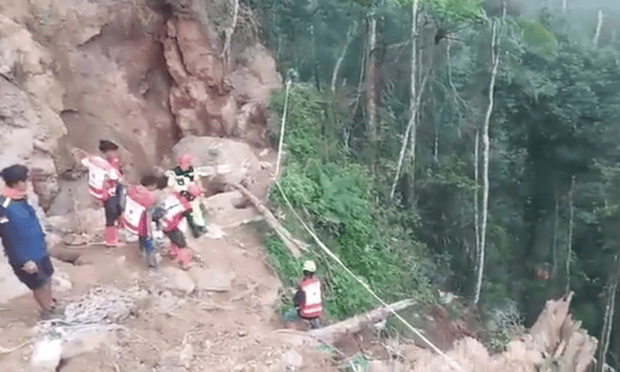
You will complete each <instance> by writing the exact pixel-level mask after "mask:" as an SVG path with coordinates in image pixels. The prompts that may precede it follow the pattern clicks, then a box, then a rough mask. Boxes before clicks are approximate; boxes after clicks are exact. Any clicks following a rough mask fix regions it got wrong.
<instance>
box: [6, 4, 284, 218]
mask: <svg viewBox="0 0 620 372" xmlns="http://www.w3.org/2000/svg"><path fill="white" fill-rule="evenodd" d="M213 3H217V2H213ZM209 4H211V2H209ZM207 6H210V5H207ZM200 7H204V3H203V2H196V3H192V2H191V1H182V2H174V5H168V4H166V3H165V2H164V1H160V0H158V1H155V2H153V3H150V2H148V3H147V2H146V1H142V0H131V1H130V0H99V1H77V0H29V1H27V0H0V35H1V38H0V141H1V143H2V146H0V167H3V166H6V165H9V164H12V163H15V162H22V163H26V164H28V165H30V166H32V167H38V168H40V169H41V170H42V171H43V173H44V174H45V175H46V178H45V180H43V181H42V182H39V183H38V184H37V185H36V190H35V191H36V192H37V193H38V194H39V196H40V200H41V203H42V205H43V207H44V208H46V209H47V208H49V207H50V206H51V205H52V204H53V201H54V197H55V195H56V193H57V192H58V189H59V183H58V178H57V176H56V175H57V174H62V173H64V172H65V171H67V170H70V169H71V168H73V167H74V166H75V165H76V163H75V159H73V157H72V156H70V152H71V149H73V148H75V147H78V148H82V149H84V150H87V151H92V152H95V151H96V147H97V143H98V140H99V139H100V138H110V139H113V140H116V141H117V142H119V143H120V144H121V145H122V152H121V156H122V157H123V162H124V163H125V164H126V171H127V174H128V177H129V178H130V179H131V178H133V180H134V181H135V179H136V177H137V174H138V173H139V172H140V171H144V170H146V169H150V168H151V167H152V166H153V165H157V164H160V163H161V162H162V160H163V159H165V158H166V156H168V155H169V153H170V149H171V148H172V146H173V145H174V144H175V143H176V142H178V141H179V140H180V139H181V138H182V137H183V136H185V135H210V136H217V137H234V138H240V139H246V140H250V141H251V142H252V143H256V142H259V143H260V142H261V141H264V140H265V136H264V132H265V120H266V115H265V108H264V107H265V102H266V101H267V99H268V97H269V93H270V92H271V90H273V89H274V88H277V87H279V86H280V85H281V78H280V76H279V74H278V73H277V71H276V68H275V62H274V60H273V58H272V57H271V56H270V53H269V52H268V51H267V50H266V49H265V48H264V47H262V46H261V45H258V44H254V42H253V41H252V42H251V43H249V44H248V45H239V43H237V45H235V47H234V48H233V50H234V51H236V52H235V54H234V55H233V56H232V58H231V66H230V68H228V69H226V68H225V66H224V63H223V62H222V58H221V50H222V43H223V42H222V40H220V39H219V38H218V37H216V34H217V33H216V30H215V29H214V27H213V26H212V25H210V24H209V21H208V19H209V17H205V16H204V14H205V13H208V12H209V9H203V8H200ZM207 15H208V14H207ZM199 19H200V20H199ZM234 42H235V40H234V39H233V43H234Z"/></svg>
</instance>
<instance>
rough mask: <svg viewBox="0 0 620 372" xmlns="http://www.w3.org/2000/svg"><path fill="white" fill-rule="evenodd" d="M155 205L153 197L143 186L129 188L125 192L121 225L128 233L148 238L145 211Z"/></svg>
mask: <svg viewBox="0 0 620 372" xmlns="http://www.w3.org/2000/svg"><path fill="white" fill-rule="evenodd" d="M154 204H155V195H154V194H153V193H152V192H151V191H149V190H148V189H147V188H146V187H144V186H131V187H129V189H128V190H127V201H126V203H125V210H124V211H123V214H122V215H121V223H122V224H123V226H124V227H125V229H127V230H128V231H129V232H131V233H132V234H134V235H138V236H148V234H149V223H148V218H147V213H146V210H147V209H148V208H150V207H151V206H153V205H154Z"/></svg>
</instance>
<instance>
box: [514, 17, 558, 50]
mask: <svg viewBox="0 0 620 372" xmlns="http://www.w3.org/2000/svg"><path fill="white" fill-rule="evenodd" d="M517 25H518V26H519V27H520V29H521V40H522V41H523V42H525V43H526V44H528V45H529V46H530V47H532V48H533V49H534V50H535V51H537V52H538V53H540V54H541V55H543V56H546V57H552V56H554V55H555V53H556V52H557V51H558V44H557V41H556V39H555V35H553V34H552V33H551V32H549V30H547V28H546V27H545V26H544V25H542V24H540V23H538V22H535V21H531V20H529V19H525V18H520V19H518V20H517Z"/></svg>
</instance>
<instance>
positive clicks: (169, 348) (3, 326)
mask: <svg viewBox="0 0 620 372" xmlns="http://www.w3.org/2000/svg"><path fill="white" fill-rule="evenodd" d="M223 232H224V236H223V237H221V238H219V239H214V238H208V237H206V238H201V239H200V240H198V241H195V242H194V246H195V247H196V248H197V249H199V250H200V252H201V254H202V255H203V257H204V258H205V261H206V265H205V267H204V268H200V267H198V266H196V267H194V268H192V269H191V270H190V271H189V272H188V273H185V272H182V271H181V270H179V269H177V268H176V267H175V265H174V264H172V263H170V262H168V260H167V259H165V260H164V262H162V265H161V266H160V268H159V269H158V271H157V272H148V271H147V270H145V269H144V268H143V265H142V262H141V260H140V256H139V254H138V252H137V246H136V243H133V244H129V245H127V246H125V247H122V248H119V249H106V248H103V247H89V248H87V249H86V251H85V252H84V254H83V257H84V261H85V262H92V263H91V264H86V265H81V266H73V265H70V264H64V263H61V262H56V264H57V270H58V271H59V272H64V273H66V274H67V275H68V277H69V278H70V280H71V282H72V283H73V288H72V289H71V290H70V291H68V292H65V293H62V294H60V296H63V297H71V296H74V295H79V294H81V293H84V292H85V291H87V290H88V289H89V288H92V287H94V286H101V285H114V286H117V287H119V288H123V287H127V286H135V285H138V286H140V287H141V288H144V289H146V290H147V291H148V292H149V297H148V299H147V300H146V301H143V302H142V303H140V304H139V308H138V309H137V310H136V316H135V317H132V318H131V319H130V320H129V321H128V322H127V323H126V324H124V325H125V326H126V327H127V328H128V330H129V331H128V332H116V333H114V334H107V335H103V336H101V337H99V338H97V337H91V338H90V340H91V342H90V343H89V345H80V346H79V347H77V349H75V350H72V351H69V352H67V353H66V354H68V355H67V356H68V357H67V360H66V362H64V363H63V364H64V365H63V366H62V367H61V368H60V369H59V371H62V372H78V371H80V372H81V371H86V370H89V371H101V372H104V371H111V372H116V371H119V370H120V371H145V372H146V371H153V370H155V371H162V372H164V371H166V372H176V371H279V370H281V369H280V368H281V366H280V363H281V361H282V358H283V355H284V353H285V352H286V350H287V345H286V342H285V341H284V340H283V338H282V335H281V334H280V333H279V332H277V331H275V330H277V329H278V328H281V325H280V324H279V321H278V319H277V316H276V315H275V313H274V305H275V303H276V302H277V297H278V288H279V282H278V280H277V279H276V278H275V277H274V275H273V273H272V272H271V270H270V269H269V267H268V266H267V264H266V260H265V251H264V249H263V248H262V247H261V246H260V244H259V240H258V237H257V236H256V234H255V232H254V231H253V229H252V228H250V227H247V226H240V227H237V228H231V229H226V230H224V231H223ZM187 277H190V278H191V279H192V281H191V282H193V283H194V284H195V288H194V289H193V290H191V292H190V289H191V288H188V285H189V282H187V281H185V282H183V281H180V283H181V284H179V283H177V282H175V280H177V281H179V280H178V278H183V279H187ZM189 287H191V285H189ZM187 292H189V293H187ZM35 309H36V307H35V305H34V302H33V300H32V299H31V298H30V296H23V297H20V298H18V299H17V300H15V301H11V303H10V304H8V305H7V306H6V307H4V308H2V310H1V311H0V340H2V344H1V345H0V346H2V347H4V348H10V347H13V346H16V345H19V344H21V343H22V342H25V341H28V340H29V339H32V336H34V335H35V334H36V332H35V330H34V329H33V327H34V326H35V322H36V317H37V314H36V310H35ZM76 354H77V355H76ZM30 355H31V347H24V348H22V349H21V350H18V351H16V352H13V353H10V354H8V355H0V371H26V370H27V361H28V358H29V357H30ZM302 357H303V355H302ZM303 359H304V369H303V370H307V371H328V370H329V369H328V360H327V358H324V359H323V360H321V358H320V357H318V358H317V356H316V355H313V356H311V357H307V356H306V357H305V358H303Z"/></svg>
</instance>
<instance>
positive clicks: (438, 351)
mask: <svg viewBox="0 0 620 372" xmlns="http://www.w3.org/2000/svg"><path fill="white" fill-rule="evenodd" d="M287 99H288V83H287V91H286V98H285V101H284V102H285V104H284V109H285V111H284V114H283V120H282V130H281V133H280V144H279V146H278V148H279V149H281V148H282V142H283V138H284V124H285V119H286V102H287ZM276 161H277V163H276V169H278V168H279V165H280V154H279V153H278V159H277V160H276ZM277 174H278V173H277V171H276V176H277ZM274 181H275V184H276V186H277V187H278V190H279V191H280V193H281V194H282V197H283V198H284V201H285V202H286V204H287V205H288V207H289V208H290V209H291V212H293V214H294V215H295V217H296V218H297V219H298V220H299V222H300V223H301V225H302V226H303V227H304V229H305V230H306V231H307V232H308V233H309V234H310V235H311V236H312V238H313V239H314V240H315V241H316V243H317V244H318V245H319V247H321V249H323V251H325V253H327V255H328V256H330V257H331V258H333V259H334V261H336V262H337V263H338V264H339V265H340V266H342V268H343V269H344V270H345V271H346V272H347V273H348V274H349V275H350V276H351V277H352V278H353V279H355V280H356V281H357V282H358V283H360V284H361V285H362V287H364V289H366V290H367V291H368V293H370V294H371V295H372V296H373V297H374V298H375V299H376V300H377V301H379V303H381V305H383V306H385V307H387V308H388V310H389V311H390V312H391V313H392V315H394V316H395V317H396V318H397V319H398V320H400V321H401V322H402V323H403V324H404V325H405V326H406V327H407V328H409V329H410V330H411V331H412V332H413V333H415V334H416V335H417V336H418V337H420V338H421V339H422V340H423V341H424V342H425V343H426V344H428V346H430V347H431V349H433V351H435V352H436V353H437V354H439V355H441V356H442V357H444V358H446V360H448V362H450V363H451V364H452V365H453V366H454V367H456V368H457V370H459V371H464V370H463V368H462V367H461V366H460V365H459V364H458V363H457V362H456V361H455V360H454V359H452V358H450V357H449V356H448V355H446V354H445V353H444V352H442V351H441V350H440V349H439V348H438V347H437V346H435V345H434V344H433V343H432V342H431V341H430V340H429V339H427V338H426V337H424V336H423V335H422V333H421V332H420V331H418V330H417V329H416V328H415V327H414V326H412V325H411V324H409V322H407V321H406V320H405V319H404V318H403V317H401V316H400V315H399V314H398V313H397V312H396V311H394V309H392V308H391V307H390V306H389V304H388V303H386V302H385V301H383V300H382V299H381V298H380V297H379V296H378V295H377V294H376V293H375V292H374V291H373V290H372V289H370V287H369V286H368V285H367V284H366V283H364V281H362V280H361V279H360V278H358V277H357V275H355V274H354V273H353V272H352V271H351V270H349V268H348V267H347V266H346V265H345V264H344V263H343V262H342V261H340V259H339V258H338V257H337V256H336V255H335V254H334V253H333V252H332V251H331V250H330V249H329V248H327V246H325V244H323V242H322V241H321V240H320V239H319V237H318V236H316V234H315V233H314V232H313V231H312V230H311V229H310V228H309V227H308V225H307V224H306V223H305V222H304V220H303V219H302V218H301V217H300V216H299V214H297V211H295V208H293V205H292V204H291V202H290V201H289V200H288V197H287V196H286V194H285V193H284V190H282V187H281V186H280V182H279V181H278V179H277V178H275V180H274Z"/></svg>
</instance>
